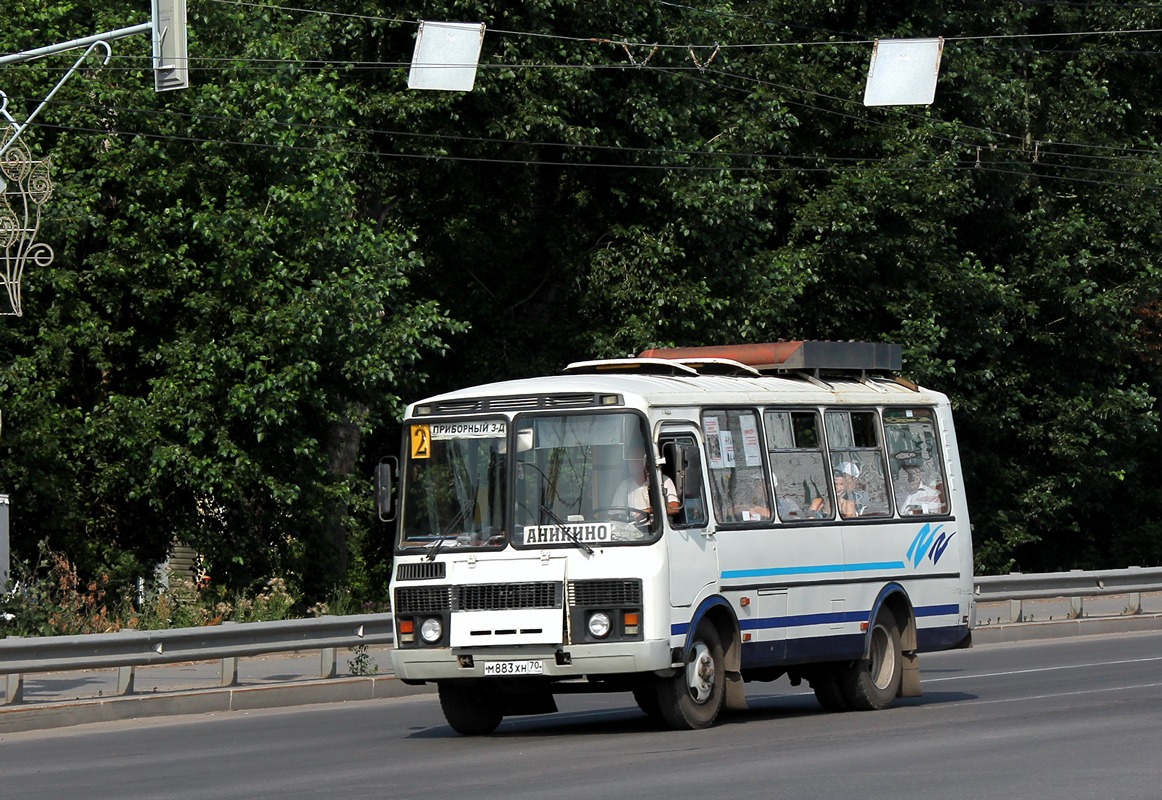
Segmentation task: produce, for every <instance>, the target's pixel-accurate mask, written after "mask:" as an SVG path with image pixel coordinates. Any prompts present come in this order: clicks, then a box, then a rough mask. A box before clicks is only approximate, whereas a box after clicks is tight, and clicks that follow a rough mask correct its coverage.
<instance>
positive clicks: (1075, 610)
mask: <svg viewBox="0 0 1162 800" xmlns="http://www.w3.org/2000/svg"><path fill="white" fill-rule="evenodd" d="M1084 616H1085V598H1083V597H1079V596H1074V597H1071V598H1069V618H1070V619H1081V618H1082V617H1084Z"/></svg>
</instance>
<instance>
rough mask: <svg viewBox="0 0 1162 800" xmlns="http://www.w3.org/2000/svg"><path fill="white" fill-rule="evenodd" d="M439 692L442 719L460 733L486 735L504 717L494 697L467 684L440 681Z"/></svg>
mask: <svg viewBox="0 0 1162 800" xmlns="http://www.w3.org/2000/svg"><path fill="white" fill-rule="evenodd" d="M439 692H440V710H442V711H443V712H444V719H445V720H447V721H448V724H449V725H450V726H452V730H454V731H456V733H459V734H460V735H462V736H487V735H488V734H490V733H492V732H493V731H494V730H496V728H497V726H498V725H500V721H501V720H502V719H504V713H503V712H502V711H501V709H500V705H499V704H498V703H497V702H496V701H495V699H494V698H491V697H489V696H488V695H486V694H484V693H482V692H480V691H479V690H478V689H477V688H476V687H475V686H473V685H471V684H459V683H447V682H441V683H440V684H439Z"/></svg>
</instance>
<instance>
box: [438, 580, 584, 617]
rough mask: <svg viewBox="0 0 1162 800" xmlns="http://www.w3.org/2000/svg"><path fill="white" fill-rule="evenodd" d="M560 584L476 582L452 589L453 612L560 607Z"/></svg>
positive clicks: (545, 582)
mask: <svg viewBox="0 0 1162 800" xmlns="http://www.w3.org/2000/svg"><path fill="white" fill-rule="evenodd" d="M561 595H562V589H561V584H560V583H553V582H548V581H544V582H538V583H479V584H476V583H474V584H467V585H464V586H457V587H456V600H455V610H457V611H504V610H508V609H517V608H560V607H561Z"/></svg>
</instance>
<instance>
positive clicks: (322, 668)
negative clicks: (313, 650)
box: [319, 647, 337, 678]
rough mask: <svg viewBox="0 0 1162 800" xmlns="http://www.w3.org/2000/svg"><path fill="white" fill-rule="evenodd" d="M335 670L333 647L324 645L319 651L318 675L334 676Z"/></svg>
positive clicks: (322, 676) (323, 676)
mask: <svg viewBox="0 0 1162 800" xmlns="http://www.w3.org/2000/svg"><path fill="white" fill-rule="evenodd" d="M336 671H337V670H336V667H335V648H334V647H324V648H323V649H322V650H320V651H319V677H320V678H334V677H335V674H336Z"/></svg>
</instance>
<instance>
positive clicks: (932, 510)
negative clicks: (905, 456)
mask: <svg viewBox="0 0 1162 800" xmlns="http://www.w3.org/2000/svg"><path fill="white" fill-rule="evenodd" d="M896 505H897V506H899V509H900V514H902V515H904V516H909V515H913V514H943V513H944V497H943V496H942V495H941V493H940V491H939V490H938V489H936V488H935V487H932V486H929V485H927V484H926V483H924V476H923V474H922V473H921V471H920V465H919V464H914V463H905V464H904V465H903V466H901V467H900V478H899V486H898V488H897V490H896Z"/></svg>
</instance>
